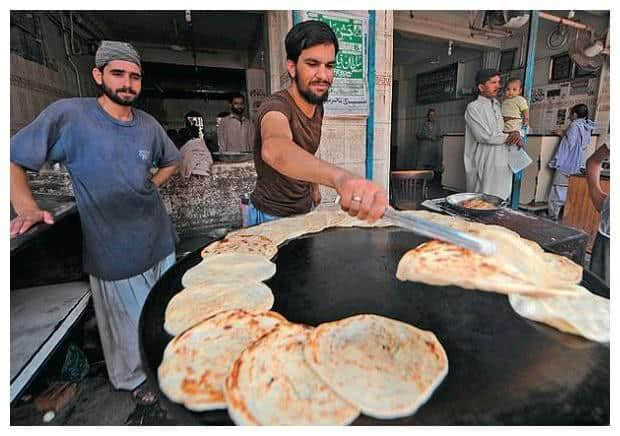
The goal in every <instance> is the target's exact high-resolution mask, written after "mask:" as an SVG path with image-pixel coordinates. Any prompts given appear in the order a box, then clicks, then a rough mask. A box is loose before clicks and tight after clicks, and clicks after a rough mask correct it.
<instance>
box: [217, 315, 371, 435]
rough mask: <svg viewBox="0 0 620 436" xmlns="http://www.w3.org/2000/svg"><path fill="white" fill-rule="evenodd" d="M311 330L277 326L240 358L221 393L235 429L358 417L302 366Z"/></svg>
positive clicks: (334, 422) (356, 411)
mask: <svg viewBox="0 0 620 436" xmlns="http://www.w3.org/2000/svg"><path fill="white" fill-rule="evenodd" d="M311 330H312V328H311V327H307V326H302V325H299V324H289V323H287V324H280V325H279V326H277V327H276V328H275V329H273V330H272V331H271V332H269V333H268V334H266V335H265V336H263V337H262V338H261V339H259V340H258V341H256V342H254V343H253V344H252V345H250V346H248V347H247V348H246V349H245V351H243V352H242V353H241V355H240V356H239V358H238V359H237V360H236V361H235V363H234V365H233V367H232V369H231V371H230V374H229V375H228V377H227V378H226V383H225V388H224V393H225V397H226V401H227V402H228V414H229V415H230V417H231V418H232V420H233V421H234V422H235V423H236V424H240V425H346V424H349V423H350V422H352V421H353V420H354V419H355V418H356V417H357V416H358V415H359V409H358V408H356V407H354V406H352V405H351V404H349V403H348V402H346V401H345V400H343V399H342V398H341V397H340V396H339V395H338V394H337V393H336V392H334V391H333V390H332V389H330V387H329V386H328V385H327V384H326V383H325V382H324V381H323V380H321V378H320V377H319V376H318V375H316V373H315V372H314V371H313V370H312V369H311V368H310V367H309V366H308V364H307V363H306V361H305V359H304V345H305V343H306V339H307V337H308V334H309V333H310V331H311Z"/></svg>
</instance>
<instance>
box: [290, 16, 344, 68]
mask: <svg viewBox="0 0 620 436" xmlns="http://www.w3.org/2000/svg"><path fill="white" fill-rule="evenodd" d="M319 44H332V45H333V46H334V48H335V49H336V54H338V38H337V37H336V34H335V33H334V31H333V30H332V28H331V27H329V26H328V25H327V24H326V23H323V22H322V21H316V20H308V21H304V22H302V23H298V24H295V25H294V26H293V27H292V28H291V30H289V32H288V33H287V34H286V39H285V40H284V46H285V47H286V59H289V60H291V61H293V62H295V63H297V60H298V59H299V55H300V54H301V52H302V51H303V50H305V49H307V48H310V47H314V46H315V45H319Z"/></svg>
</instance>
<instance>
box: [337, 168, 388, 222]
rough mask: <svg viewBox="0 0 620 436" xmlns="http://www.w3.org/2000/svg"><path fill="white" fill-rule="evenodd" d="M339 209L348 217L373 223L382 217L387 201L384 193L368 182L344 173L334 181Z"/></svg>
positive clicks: (381, 189)
mask: <svg viewBox="0 0 620 436" xmlns="http://www.w3.org/2000/svg"><path fill="white" fill-rule="evenodd" d="M335 188H336V191H337V192H338V195H340V207H342V209H343V210H345V211H347V212H349V215H351V216H354V217H357V218H358V219H360V220H367V221H368V222H370V223H374V222H375V221H377V220H378V219H379V218H381V217H382V216H383V213H384V212H385V209H386V208H387V205H388V201H387V196H386V195H385V191H384V190H383V188H381V187H380V186H378V185H376V184H374V183H373V182H371V181H370V180H367V179H364V178H362V177H358V176H355V175H353V174H351V173H348V172H345V173H343V174H342V176H341V177H339V178H338V180H337V181H336V186H335Z"/></svg>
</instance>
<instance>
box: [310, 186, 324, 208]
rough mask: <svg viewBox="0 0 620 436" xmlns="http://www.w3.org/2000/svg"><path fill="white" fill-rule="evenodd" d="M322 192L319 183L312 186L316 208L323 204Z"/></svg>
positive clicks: (313, 202) (313, 201)
mask: <svg viewBox="0 0 620 436" xmlns="http://www.w3.org/2000/svg"><path fill="white" fill-rule="evenodd" d="M322 198H323V197H322V196H321V190H320V189H319V185H318V183H313V184H312V204H313V205H314V206H315V207H316V206H318V205H319V204H321V199H322Z"/></svg>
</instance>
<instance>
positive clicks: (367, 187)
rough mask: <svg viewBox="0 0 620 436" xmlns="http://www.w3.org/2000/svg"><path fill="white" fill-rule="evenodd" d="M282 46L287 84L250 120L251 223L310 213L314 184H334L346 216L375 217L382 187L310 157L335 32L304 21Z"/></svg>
mask: <svg viewBox="0 0 620 436" xmlns="http://www.w3.org/2000/svg"><path fill="white" fill-rule="evenodd" d="M285 46H286V57H287V69H288V73H289V75H290V77H291V85H290V86H289V87H288V88H287V89H285V90H282V91H279V92H276V93H275V94H272V95H271V96H270V97H268V98H267V99H266V100H265V101H264V102H263V103H262V105H261V106H260V108H259V110H258V113H257V115H256V119H255V123H256V124H255V131H256V135H255V141H254V163H255V166H256V173H257V176H258V177H257V180H256V187H255V188H254V192H252V194H251V196H250V208H249V209H250V212H249V216H250V217H249V218H250V219H249V222H250V225H253V224H260V223H262V222H265V221H269V220H273V219H277V218H281V217H286V216H291V215H296V214H302V213H307V212H309V211H310V210H311V209H312V207H313V204H314V205H317V204H319V203H320V202H321V194H320V191H319V185H325V186H329V187H332V188H334V189H335V190H336V191H337V192H338V194H339V195H340V205H341V207H342V208H343V209H344V210H346V211H348V212H349V214H350V215H351V216H357V217H358V218H359V219H362V220H368V221H369V222H374V221H376V220H377V219H379V218H380V217H381V216H382V215H383V212H384V211H385V208H386V207H387V197H386V195H385V191H384V190H383V188H381V187H380V186H378V185H376V184H374V183H372V182H371V181H369V180H367V179H364V178H362V177H359V176H356V175H354V174H352V173H351V172H349V171H347V170H345V169H343V168H340V167H337V166H335V165H332V164H330V163H328V162H325V161H323V160H320V159H318V158H317V157H315V156H314V154H315V153H316V151H317V149H318V147H319V142H320V140H321V125H322V123H323V103H324V102H325V101H326V100H327V96H328V91H329V88H330V86H331V84H332V81H333V78H334V74H333V68H334V65H335V64H336V54H337V53H338V40H337V38H336V35H335V34H334V32H333V30H332V29H331V28H330V27H329V26H328V25H327V24H325V23H322V22H320V21H305V22H303V23H299V24H297V25H295V26H294V27H293V28H292V29H291V30H290V31H289V33H288V34H287V35H286V39H285ZM343 140H344V138H343Z"/></svg>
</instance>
